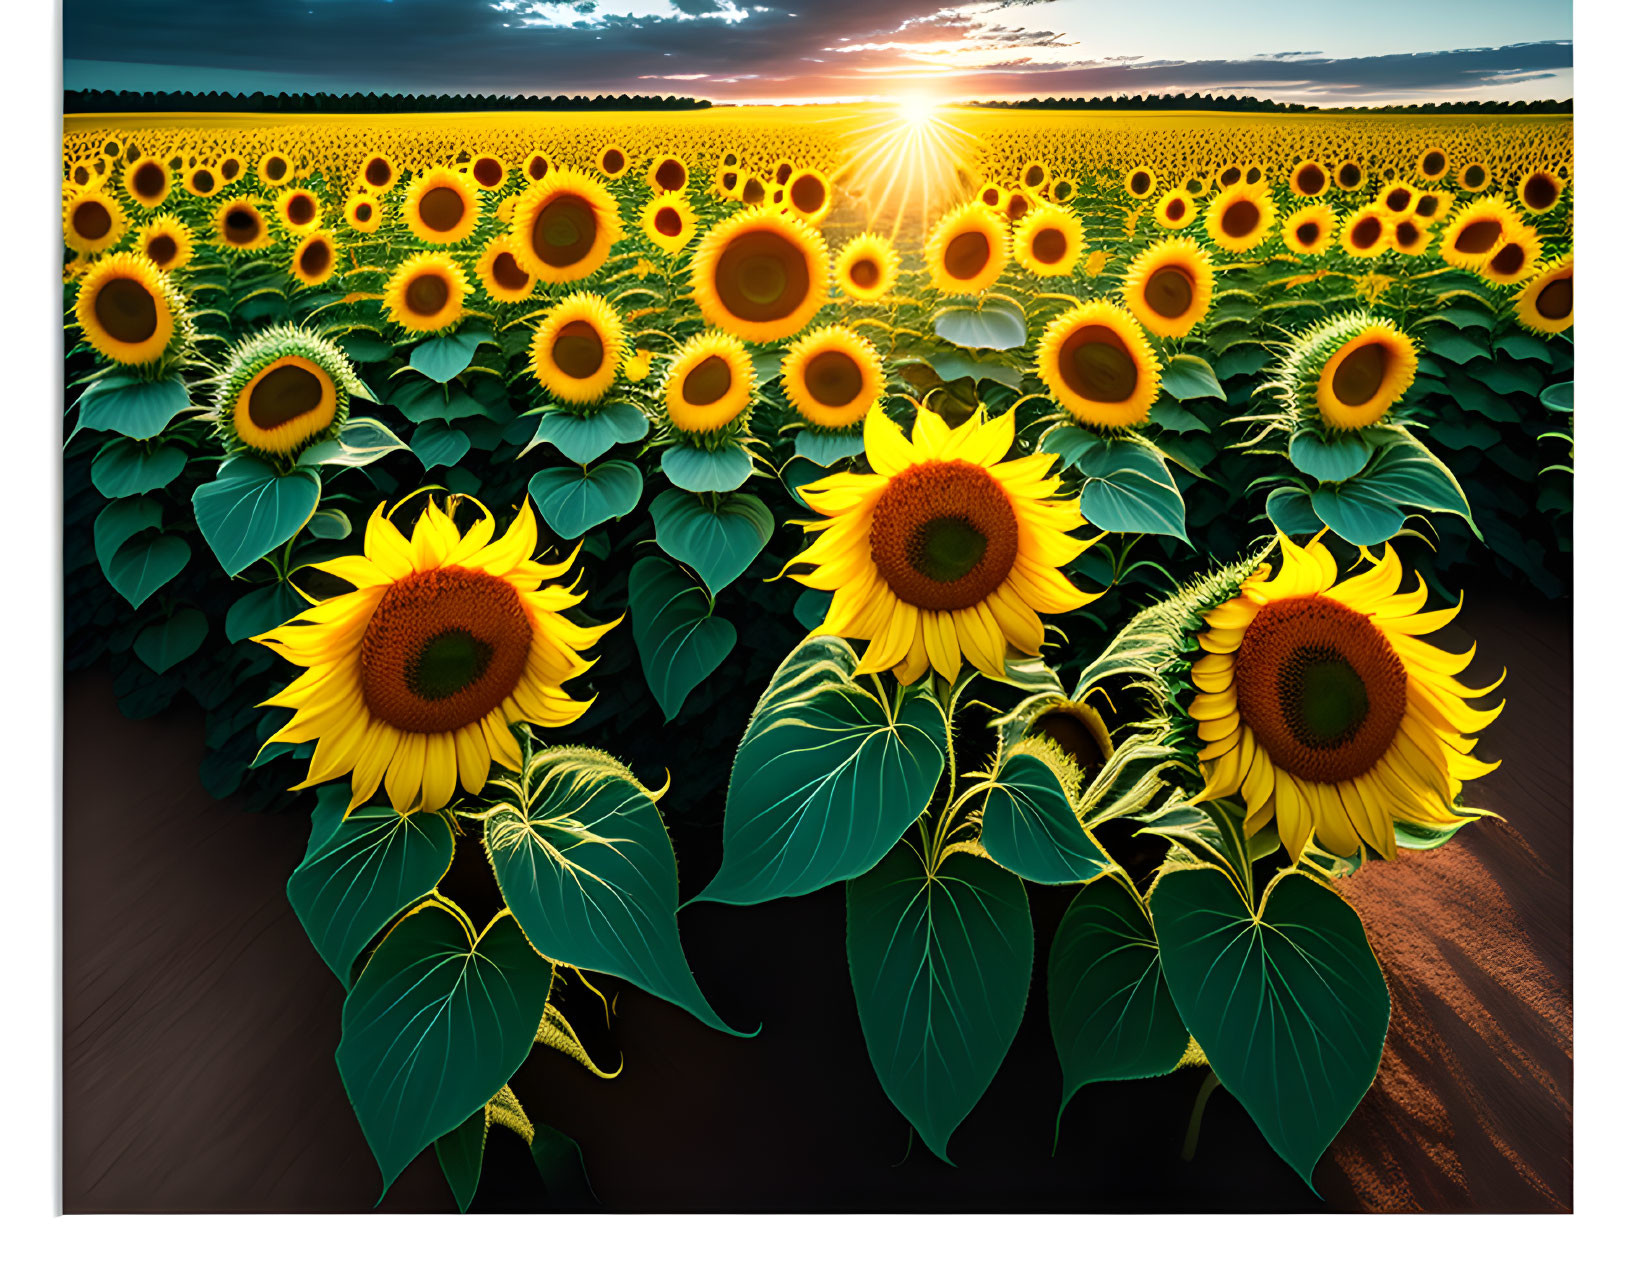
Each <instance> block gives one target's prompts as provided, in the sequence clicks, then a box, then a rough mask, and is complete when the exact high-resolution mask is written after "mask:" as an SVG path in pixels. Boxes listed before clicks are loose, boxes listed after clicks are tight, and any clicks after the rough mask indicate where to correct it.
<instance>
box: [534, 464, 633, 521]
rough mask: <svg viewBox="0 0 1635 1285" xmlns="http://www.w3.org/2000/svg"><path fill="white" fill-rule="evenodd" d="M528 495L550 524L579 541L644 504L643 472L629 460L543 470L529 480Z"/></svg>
mask: <svg viewBox="0 0 1635 1285" xmlns="http://www.w3.org/2000/svg"><path fill="white" fill-rule="evenodd" d="M528 495H529V496H530V498H532V500H533V502H534V503H535V504H536V505H538V506H539V512H540V516H541V517H543V518H544V519H545V525H546V526H548V527H550V528H551V530H552V531H554V532H556V534H557V535H559V536H561V537H562V538H563V539H564V540H577V539H578V538H579V537H580V536H582V535H584V534H585V532H587V531H593V530H595V529H596V528H597V527H599V526H601V525H602V524H603V523H604V522H611V521H612V520H613V519H614V518H622V517H623V516H624V515H625V514H627V513H629V512H630V511H631V510H632V509H634V508H635V507H636V506H637V505H638V504H640V503H641V498H642V475H641V470H640V469H639V468H637V467H636V466H635V465H634V464H632V463H631V462H630V461H629V460H603V461H602V462H601V463H600V464H598V465H596V466H595V467H594V468H584V467H580V468H547V469H541V470H540V471H539V472H537V473H535V474H534V475H533V477H531V478H530V479H529V480H528Z"/></svg>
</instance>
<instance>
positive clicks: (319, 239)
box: [290, 232, 335, 286]
mask: <svg viewBox="0 0 1635 1285" xmlns="http://www.w3.org/2000/svg"><path fill="white" fill-rule="evenodd" d="M290 275H291V276H293V277H294V278H295V279H296V280H297V281H299V282H301V284H302V285H308V286H318V285H322V284H323V283H324V282H326V281H328V280H329V279H330V278H331V277H332V276H334V275H335V237H334V235H333V234H332V233H329V232H312V233H308V235H307V236H305V237H303V238H302V239H301V241H300V243H299V244H298V245H296V247H295V253H294V254H292V255H291V256H290Z"/></svg>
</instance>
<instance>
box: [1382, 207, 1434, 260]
mask: <svg viewBox="0 0 1635 1285" xmlns="http://www.w3.org/2000/svg"><path fill="white" fill-rule="evenodd" d="M1390 238H1391V248H1392V249H1393V250H1395V251H1396V252H1397V253H1398V254H1406V255H1410V256H1414V257H1417V256H1419V255H1421V254H1424V253H1425V251H1426V250H1429V249H1430V248H1431V230H1430V228H1428V227H1426V226H1425V223H1424V221H1423V220H1422V219H1419V218H1417V217H1416V216H1414V215H1412V214H1403V215H1399V216H1398V217H1397V218H1395V219H1392V220H1391V228H1390Z"/></svg>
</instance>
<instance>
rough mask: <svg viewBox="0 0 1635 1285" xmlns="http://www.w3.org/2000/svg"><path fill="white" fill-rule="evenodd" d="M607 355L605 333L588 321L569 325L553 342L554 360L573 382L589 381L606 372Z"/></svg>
mask: <svg viewBox="0 0 1635 1285" xmlns="http://www.w3.org/2000/svg"><path fill="white" fill-rule="evenodd" d="M606 355H607V348H606V347H605V346H604V345H603V343H602V336H601V334H600V333H599V332H598V331H597V329H596V327H595V326H593V325H591V324H590V322H588V321H570V322H568V324H567V325H565V326H563V327H562V329H561V330H559V331H557V332H556V338H555V339H554V340H553V341H552V343H551V360H552V361H553V362H555V363H556V367H557V369H558V370H560V371H561V372H562V373H563V374H564V375H566V376H567V377H568V378H569V379H589V378H590V377H591V376H592V375H594V374H596V373H597V372H598V371H600V370H601V369H602V362H603V360H604V359H605V358H606Z"/></svg>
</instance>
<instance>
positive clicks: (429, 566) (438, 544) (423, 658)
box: [255, 497, 618, 813]
mask: <svg viewBox="0 0 1635 1285" xmlns="http://www.w3.org/2000/svg"><path fill="white" fill-rule="evenodd" d="M463 499H464V497H453V498H451V499H450V500H449V501H448V507H447V509H446V510H445V509H444V508H440V507H438V506H437V505H436V504H435V503H428V505H427V507H426V509H425V511H424V512H423V513H422V514H421V515H420V517H419V519H418V520H417V521H416V522H415V524H414V530H413V534H412V536H410V537H405V536H404V535H403V534H402V533H401V532H399V531H398V529H397V527H396V526H394V525H393V523H392V521H391V519H390V518H389V517H388V516H387V515H386V511H385V510H386V506H385V505H384V504H383V505H381V507H380V508H378V509H376V510H375V513H374V515H373V516H372V517H371V518H370V519H369V523H368V526H367V528H366V529H365V532H364V541H363V553H362V554H361V555H352V556H348V557H343V558H336V559H334V560H333V561H331V562H325V563H320V564H318V566H317V567H316V570H318V571H321V572H325V573H327V574H328V575H332V576H335V577H338V578H339V579H340V580H342V581H344V582H346V583H347V584H349V585H352V586H353V588H352V589H351V590H349V591H348V592H346V593H343V594H339V595H337V596H335V597H331V598H326V599H324V600H323V601H322V602H318V603H316V604H315V605H314V606H313V607H312V608H310V609H309V610H307V611H304V612H302V613H301V614H300V615H298V616H296V617H295V618H294V619H293V620H291V621H289V622H288V623H287V624H284V625H281V626H280V627H279V628H277V629H274V630H272V631H271V632H270V633H266V634H262V635H260V636H258V637H257V638H256V640H255V641H257V642H259V643H262V644H264V645H265V646H268V647H270V648H272V650H273V651H275V652H277V653H278V655H279V656H281V657H282V658H283V659H285V660H287V661H289V662H290V663H291V664H294V665H296V666H298V667H300V668H301V669H302V670H303V672H302V673H301V674H300V676H299V677H297V678H296V679H295V680H294V681H293V682H292V683H290V685H289V686H288V687H286V688H284V690H283V691H281V692H279V693H278V694H277V695H276V696H274V697H273V698H272V699H271V700H269V701H267V702H266V703H267V704H268V705H273V706H278V707H281V708H284V709H289V710H292V711H293V715H292V717H291V718H290V721H289V722H288V723H286V724H285V725H284V726H283V728H281V729H280V730H279V731H278V732H276V733H274V734H273V736H272V738H271V740H272V741H273V742H285V743H290V744H300V743H302V742H305V741H313V740H316V741H317V743H318V744H317V747H316V749H315V750H314V752H313V754H312V758H311V760H310V764H311V765H310V767H309V769H308V772H307V777H306V779H305V780H304V781H302V782H301V785H300V786H298V787H296V788H302V787H305V786H311V785H318V784H321V783H322V782H324V781H332V780H335V779H336V778H338V777H343V776H348V775H350V777H351V786H352V798H351V807H353V808H355V807H358V806H360V805H362V804H364V803H367V802H368V801H369V800H370V799H371V798H373V797H374V795H375V793H376V792H377V791H378V790H379V789H380V788H381V786H382V784H384V785H385V787H386V795H387V797H388V798H389V799H390V800H391V804H392V806H393V807H394V808H396V809H397V810H398V811H399V812H404V813H407V812H414V811H427V812H431V811H437V810H439V809H441V808H444V807H446V806H447V805H448V803H449V801H450V800H451V799H452V798H453V797H454V793H455V790H456V789H463V790H464V791H465V792H466V793H467V794H470V795H475V794H478V793H480V792H481V790H482V788H483V786H484V785H485V784H486V782H487V780H488V775H489V771H490V769H491V767H492V766H493V765H494V764H495V763H498V764H499V765H500V766H501V767H503V768H509V769H511V770H516V769H518V768H520V767H521V765H522V756H521V751H520V747H519V746H518V744H517V740H516V737H515V736H514V735H513V733H512V731H511V728H512V725H514V724H516V723H532V724H535V725H536V726H540V727H563V726H566V725H567V724H569V723H571V722H573V721H574V720H575V719H577V718H578V717H579V716H580V715H581V714H583V713H584V712H585V710H586V709H588V708H589V707H590V702H589V701H582V700H576V699H574V698H573V697H571V696H569V695H568V694H567V692H565V691H564V690H563V687H562V684H563V683H564V682H565V681H567V680H568V679H571V678H574V677H576V676H578V675H580V674H582V673H584V672H585V671H586V670H587V669H589V668H590V665H591V662H590V661H588V660H586V659H585V658H584V657H583V655H582V654H581V653H582V652H584V651H586V650H588V649H589V648H590V647H591V646H592V645H593V644H594V643H595V642H596V641H597V640H598V639H599V638H600V637H601V636H602V635H603V634H605V633H606V632H607V631H608V630H609V629H611V628H612V627H613V624H617V623H618V622H617V621H614V622H613V624H609V625H589V626H586V625H578V624H575V623H573V622H572V621H570V620H569V619H568V618H567V617H566V615H564V614H563V613H564V612H566V611H568V610H569V609H571V608H573V607H575V606H577V605H578V604H579V603H580V602H581V601H583V599H584V595H583V594H582V593H576V592H574V591H573V589H572V588H571V587H569V586H567V585H565V584H563V583H561V581H562V580H563V578H564V577H565V576H566V575H567V574H568V573H569V572H570V571H571V570H572V563H573V557H572V555H571V554H570V555H569V556H568V557H567V558H566V559H564V560H563V561H561V562H557V563H542V562H536V561H535V560H534V547H535V545H536V544H537V542H538V539H539V529H538V526H537V525H536V523H535V521H534V516H533V511H532V509H531V508H530V507H529V505H528V502H527V500H524V501H523V505H522V509H521V511H520V512H518V514H517V516H516V519H515V520H514V521H513V522H512V523H511V526H510V528H509V529H508V530H507V531H506V532H505V533H504V534H503V535H498V536H496V528H495V523H494V519H493V518H492V517H491V516H490V515H489V513H488V511H487V510H486V509H484V508H482V506H481V505H479V504H476V503H475V501H472V502H471V503H472V505H473V507H474V508H476V509H477V510H479V516H478V517H477V518H476V519H475V520H474V521H473V522H471V523H470V525H469V526H467V527H466V528H465V530H464V531H462V530H461V528H460V527H459V525H458V524H457V522H456V520H455V519H456V518H457V517H458V516H460V508H459V505H460V503H461V501H462V500H463ZM349 810H350V809H349Z"/></svg>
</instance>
